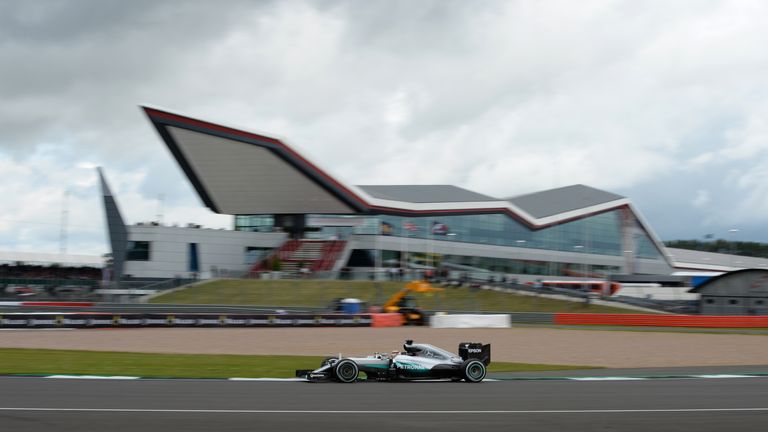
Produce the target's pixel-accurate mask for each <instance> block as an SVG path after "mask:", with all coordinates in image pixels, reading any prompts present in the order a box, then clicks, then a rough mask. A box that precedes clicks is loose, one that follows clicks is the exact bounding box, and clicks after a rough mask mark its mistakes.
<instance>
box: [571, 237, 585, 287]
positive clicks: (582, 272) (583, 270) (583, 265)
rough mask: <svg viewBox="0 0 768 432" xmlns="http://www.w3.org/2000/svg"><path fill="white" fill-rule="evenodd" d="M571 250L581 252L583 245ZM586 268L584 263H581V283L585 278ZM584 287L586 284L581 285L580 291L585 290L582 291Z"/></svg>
mask: <svg viewBox="0 0 768 432" xmlns="http://www.w3.org/2000/svg"><path fill="white" fill-rule="evenodd" d="M573 249H574V250H575V251H576V252H581V251H583V250H584V245H575V246H573ZM586 268H587V265H586V263H584V262H582V263H581V277H582V281H583V280H584V277H586ZM585 287H586V284H585V283H582V286H581V290H582V291H585V289H584V288H585Z"/></svg>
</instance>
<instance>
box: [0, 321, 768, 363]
mask: <svg viewBox="0 0 768 432" xmlns="http://www.w3.org/2000/svg"><path fill="white" fill-rule="evenodd" d="M405 339H414V340H415V341H417V342H427V343H431V344H434V345H437V346H440V347H443V348H446V349H450V350H454V349H455V348H456V346H457V345H458V343H459V342H474V341H477V342H486V343H491V344H492V357H493V360H495V361H509V362H521V363H545V364H562V365H590V366H603V367H611V368H644V367H676V366H726V365H765V364H768V343H767V342H768V340H767V339H766V337H765V336H753V335H734V334H701V333H696V334H690V333H663V332H640V331H600V330H570V329H568V330H565V329H551V328H511V329H431V328H423V327H415V328H414V327H399V328H315V329H310V328H273V329H270V328H249V329H232V328H228V329H214V328H201V329H192V328H177V329H162V328H158V329H115V330H70V331H62V330H19V331H0V347H2V348H51V349H78V350H97V351H128V352H157V353H191V354H286V355H291V354H292V355H329V354H338V353H342V354H345V355H354V354H368V353H370V352H374V351H384V352H389V351H391V350H394V349H400V347H401V346H402V343H403V341H404V340H405Z"/></svg>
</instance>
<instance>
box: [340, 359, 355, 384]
mask: <svg viewBox="0 0 768 432" xmlns="http://www.w3.org/2000/svg"><path fill="white" fill-rule="evenodd" d="M334 372H335V375H336V379H337V380H339V381H341V382H343V383H351V382H355V381H357V376H358V375H359V374H360V369H359V368H358V367H357V363H355V362H353V361H352V360H350V359H341V360H339V361H338V362H337V363H336V366H335V367H334Z"/></svg>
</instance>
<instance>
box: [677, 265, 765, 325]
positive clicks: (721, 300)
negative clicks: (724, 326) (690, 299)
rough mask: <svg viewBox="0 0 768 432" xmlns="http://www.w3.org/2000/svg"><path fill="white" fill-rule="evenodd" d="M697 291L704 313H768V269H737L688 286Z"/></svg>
mask: <svg viewBox="0 0 768 432" xmlns="http://www.w3.org/2000/svg"><path fill="white" fill-rule="evenodd" d="M690 292H698V293H700V294H701V313H702V314H705V315H768V271H766V270H760V269H745V270H737V271H733V272H729V273H724V274H722V275H720V276H717V277H714V278H712V279H710V280H708V281H707V282H704V283H703V284H701V285H699V286H698V287H696V288H694V289H692V290H691V291H690Z"/></svg>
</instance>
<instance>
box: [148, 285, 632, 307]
mask: <svg viewBox="0 0 768 432" xmlns="http://www.w3.org/2000/svg"><path fill="white" fill-rule="evenodd" d="M404 286H405V282H389V281H387V282H371V281H339V280H249V279H226V280H215V281H211V282H207V283H203V284H200V285H196V286H193V287H189V288H187V289H183V290H179V291H176V292H172V293H169V294H166V295H162V296H159V297H155V298H154V299H152V300H151V301H150V302H151V303H172V304H223V305H258V306H284V307H302V306H304V307H326V306H328V305H329V304H330V303H331V301H332V300H333V299H335V298H345V297H353V298H359V299H362V300H364V301H367V302H368V303H369V304H371V305H376V304H377V305H381V304H383V303H384V302H385V301H386V300H387V299H388V298H389V297H391V296H392V295H393V294H395V293H396V292H398V291H399V290H400V289H402V288H403V287H404ZM412 296H413V297H414V298H415V299H416V302H417V303H418V305H419V306H420V307H422V308H423V309H427V310H474V311H487V312H584V313H637V311H633V310H629V309H621V308H614V307H608V306H599V305H594V304H590V305H586V304H584V303H583V302H569V301H563V300H552V299H546V298H540V297H533V296H523V295H516V294H510V293H503V292H498V291H491V290H477V291H473V290H470V289H468V288H466V287H462V288H446V289H445V291H443V292H441V293H429V294H412Z"/></svg>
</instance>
